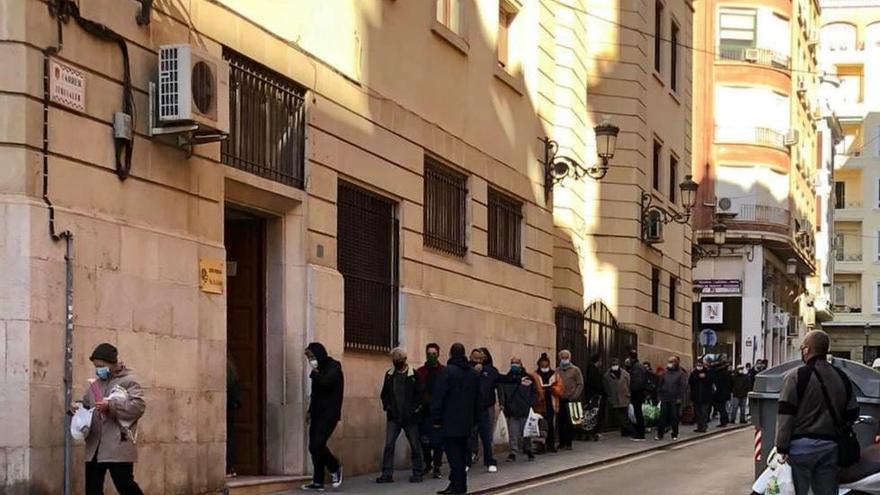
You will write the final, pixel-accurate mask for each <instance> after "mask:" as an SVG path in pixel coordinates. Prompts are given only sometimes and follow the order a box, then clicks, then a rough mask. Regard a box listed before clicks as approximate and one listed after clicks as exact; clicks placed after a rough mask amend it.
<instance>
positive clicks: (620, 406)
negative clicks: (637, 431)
mask: <svg viewBox="0 0 880 495" xmlns="http://www.w3.org/2000/svg"><path fill="white" fill-rule="evenodd" d="M603 382H604V384H605V395H607V396H608V407H610V408H611V411H612V413H611V415H612V417H613V418H614V422H615V423H617V425H618V427H619V428H620V434H621V435H622V436H624V437H628V436H632V423H630V422H629V417H628V415H627V409H628V408H629V404H630V376H629V373H628V372H627V371H626V370H624V369H622V368H621V367H620V361H619V360H618V359H617V358H614V359H612V360H611V368H609V369H608V371H606V372H605V376H604V377H603Z"/></svg>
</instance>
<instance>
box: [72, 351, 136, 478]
mask: <svg viewBox="0 0 880 495" xmlns="http://www.w3.org/2000/svg"><path fill="white" fill-rule="evenodd" d="M89 360H91V361H92V364H94V365H95V376H96V377H97V378H96V379H93V380H90V382H91V383H90V385H89V388H88V390H86V393H85V395H84V396H83V401H82V402H83V407H86V408H89V409H91V408H94V410H95V411H94V413H93V415H92V423H91V427H90V428H89V432H88V436H86V455H85V458H86V495H103V493H104V478H105V477H106V475H107V471H109V472H110V478H112V479H113V485H114V486H115V487H116V491H117V492H119V495H143V492H142V491H141V489H140V487H139V486H138V484H137V482H136V481H135V480H134V463H135V462H136V461H137V445H136V442H137V422H138V420H139V419H140V417H141V416H143V414H144V409H145V408H146V403H145V402H144V398H143V392H142V390H141V386H140V385H139V384H138V382H137V381H135V379H134V377H133V376H132V374H131V371H129V370H128V369H127V368H126V367H125V365H124V364H123V363H120V362H119V359H118V351H117V350H116V348H115V347H113V346H112V345H110V344H106V343H104V344H100V345H99V346H98V347H96V348H95V350H94V351H93V352H92V355H91V357H90V358H89Z"/></svg>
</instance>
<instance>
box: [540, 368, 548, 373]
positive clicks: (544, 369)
mask: <svg viewBox="0 0 880 495" xmlns="http://www.w3.org/2000/svg"><path fill="white" fill-rule="evenodd" d="M541 371H542V372H544V373H546V372H548V371H550V368H541Z"/></svg>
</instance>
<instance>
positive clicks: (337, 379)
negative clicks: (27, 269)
mask: <svg viewBox="0 0 880 495" xmlns="http://www.w3.org/2000/svg"><path fill="white" fill-rule="evenodd" d="M305 356H306V359H307V360H308V363H309V367H310V368H311V370H312V371H311V373H310V374H309V378H310V379H311V380H312V397H311V402H310V403H309V411H308V414H309V454H311V456H312V465H313V466H314V474H313V476H312V483H310V484H308V485H304V486H303V487H302V488H303V490H306V491H323V490H324V476H325V474H326V472H325V471H329V472H330V479H331V483H332V486H333V488H339V487H340V486H341V485H342V465H340V464H339V460H338V459H337V458H336V456H334V455H333V453H332V452H330V449H329V448H327V441H328V440H330V436H331V435H333V430H335V429H336V425H337V424H338V423H339V420H340V419H342V397H343V393H344V390H345V377H344V375H343V374H342V364H340V363H339V361H337V360H335V359H333V358H332V357H330V356H329V355H328V354H327V349H326V348H324V345H323V344H321V343H319V342H312V343H311V344H309V345H308V346H306V351H305Z"/></svg>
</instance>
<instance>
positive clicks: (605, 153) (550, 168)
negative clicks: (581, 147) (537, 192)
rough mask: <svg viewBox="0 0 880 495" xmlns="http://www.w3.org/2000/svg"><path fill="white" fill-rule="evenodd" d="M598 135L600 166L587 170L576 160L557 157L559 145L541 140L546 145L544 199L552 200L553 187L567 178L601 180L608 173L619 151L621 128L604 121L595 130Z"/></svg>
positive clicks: (552, 141) (597, 147) (549, 140)
mask: <svg viewBox="0 0 880 495" xmlns="http://www.w3.org/2000/svg"><path fill="white" fill-rule="evenodd" d="M593 131H594V132H595V133H596V153H597V154H598V155H599V164H598V165H594V166H592V167H589V168H586V167H584V166H583V165H581V164H580V163H578V162H577V160H575V159H574V158H571V157H568V156H557V152H558V151H559V143H557V142H556V141H554V140H552V139H550V138H548V137H543V138H540V139H541V142H542V143H544V161H543V162H542V164H543V165H544V198H550V193H551V192H552V191H553V186H554V185H556V184H558V183H559V182H561V181H562V179H564V178H566V177H571V178H573V179H576V180H581V179H583V178H584V177H589V178H591V179H593V180H600V179H602V178H603V177H605V174H607V173H608V163H609V162H610V161H611V159H612V158H614V152H615V151H616V149H617V134H618V133H619V132H620V128H619V127H617V126H616V125H614V124H612V123H610V122H608V121H603V122H602V123H601V124H599V125H597V126H596V127H594V128H593Z"/></svg>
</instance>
